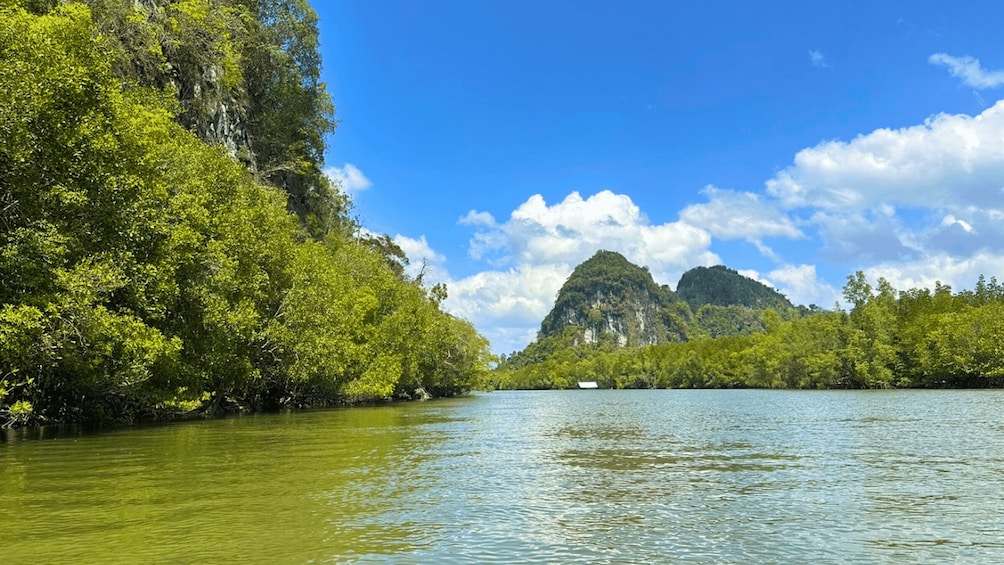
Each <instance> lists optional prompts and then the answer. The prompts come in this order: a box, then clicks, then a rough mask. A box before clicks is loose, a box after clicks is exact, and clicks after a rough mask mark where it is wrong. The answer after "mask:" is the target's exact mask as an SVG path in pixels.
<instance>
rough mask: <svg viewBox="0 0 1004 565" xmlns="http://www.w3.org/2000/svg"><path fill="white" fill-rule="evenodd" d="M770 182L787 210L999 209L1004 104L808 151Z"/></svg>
mask: <svg viewBox="0 0 1004 565" xmlns="http://www.w3.org/2000/svg"><path fill="white" fill-rule="evenodd" d="M766 186H767V193H768V194H769V195H771V196H774V197H776V198H778V199H779V200H780V201H781V202H782V204H783V205H784V206H786V207H788V208H798V207H816V208H823V209H845V210H846V209H856V210H863V209H867V208H869V207H872V206H876V205H879V204H891V205H904V206H916V207H921V208H932V207H950V206H954V205H956V204H957V203H958V202H965V203H970V204H974V205H980V206H989V207H997V208H1000V207H1001V206H1002V199H1001V194H1002V193H1001V189H1002V187H1004V101H1000V102H998V103H997V104H995V105H994V106H992V107H990V108H988V109H987V110H985V111H984V112H983V113H981V114H979V115H977V116H967V115H962V114H960V115H948V114H939V115H937V116H934V117H932V118H929V119H928V120H926V121H925V122H924V123H923V124H922V125H917V126H912V127H907V128H901V129H895V130H893V129H878V130H875V131H873V132H872V133H869V134H867V135H861V136H858V137H857V138H855V139H853V140H852V141H849V142H843V141H827V142H823V143H820V144H819V145H816V146H815V147H811V148H807V149H803V150H801V151H799V152H798V154H796V155H795V162H794V164H793V165H791V166H789V167H787V168H785V169H784V170H782V171H781V172H780V173H778V174H777V175H776V176H775V177H774V178H772V179H770V180H768V181H767V183H766Z"/></svg>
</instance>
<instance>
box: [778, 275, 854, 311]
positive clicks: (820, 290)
mask: <svg viewBox="0 0 1004 565" xmlns="http://www.w3.org/2000/svg"><path fill="white" fill-rule="evenodd" d="M767 278H768V280H770V281H772V283H771V284H773V286H774V287H775V288H777V289H778V291H780V292H781V293H782V294H784V295H785V296H787V297H788V300H790V301H791V303H792V304H795V305H804V306H808V305H810V304H815V305H817V306H819V307H821V308H830V307H831V306H833V305H834V304H835V303H836V302H837V300H839V299H840V291H838V290H837V289H835V288H833V286H831V285H830V284H829V283H827V282H825V281H822V280H820V279H819V277H818V276H817V275H816V266H815V265H785V266H783V267H779V268H777V269H774V270H773V271H771V272H770V273H768V274H767Z"/></svg>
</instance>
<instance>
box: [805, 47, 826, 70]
mask: <svg viewBox="0 0 1004 565" xmlns="http://www.w3.org/2000/svg"><path fill="white" fill-rule="evenodd" d="M809 61H810V62H811V63H812V66H813V67H819V68H821V69H825V68H828V67H829V65H828V64H826V56H825V55H823V54H822V53H820V52H819V51H816V50H815V49H810V50H809Z"/></svg>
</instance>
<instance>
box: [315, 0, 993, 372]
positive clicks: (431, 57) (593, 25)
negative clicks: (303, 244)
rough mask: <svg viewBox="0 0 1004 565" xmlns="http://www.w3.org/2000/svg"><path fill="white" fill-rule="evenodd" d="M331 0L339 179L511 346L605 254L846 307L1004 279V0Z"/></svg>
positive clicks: (328, 61) (372, 218)
mask: <svg viewBox="0 0 1004 565" xmlns="http://www.w3.org/2000/svg"><path fill="white" fill-rule="evenodd" d="M314 4H315V9H316V10H317V12H318V15H319V16H320V18H321V22H320V29H321V52H322V56H323V60H324V80H325V81H326V82H327V85H328V90H329V92H330V93H331V95H332V98H333V99H334V101H335V105H336V108H337V117H338V119H339V120H340V125H339V127H338V130H337V132H336V133H335V134H334V135H333V136H331V138H330V140H329V148H328V152H327V156H326V157H327V164H328V166H329V173H330V174H331V176H332V177H333V178H337V179H339V180H340V182H341V183H342V186H343V187H344V188H345V189H346V190H347V191H348V192H350V193H351V194H352V196H353V201H354V203H355V213H356V214H357V215H358V217H359V219H360V220H361V221H362V223H363V225H365V226H366V228H367V229H369V230H372V231H374V232H379V233H387V234H389V235H391V236H393V237H394V238H395V240H396V241H397V242H398V243H399V244H400V245H401V246H402V247H403V248H405V250H406V251H408V254H409V257H411V259H412V263H413V264H412V268H413V269H418V268H421V267H422V265H423V264H424V267H425V271H426V276H425V280H426V281H427V282H429V283H433V282H446V283H447V286H448V289H449V293H450V297H449V298H448V299H447V302H446V307H447V308H448V309H449V310H450V311H451V312H453V313H455V314H457V315H460V316H463V317H465V318H467V319H469V320H471V321H472V322H473V323H474V324H475V326H476V327H477V328H478V329H479V330H480V331H481V332H482V333H483V334H484V335H486V336H487V337H488V338H489V339H490V340H491V341H492V345H493V349H494V350H495V351H496V352H509V351H512V350H515V349H521V348H522V347H524V346H525V345H526V344H527V343H528V342H529V341H530V340H531V339H533V337H534V335H535V332H536V330H537V329H538V328H539V324H540V321H541V320H542V319H543V317H544V315H545V314H546V313H547V312H548V311H549V310H550V308H551V306H552V304H553V300H554V296H555V293H556V292H557V290H558V289H559V288H560V286H561V284H562V282H564V280H565V278H566V277H567V276H568V274H569V273H570V272H571V270H572V268H574V266H575V265H576V264H578V263H580V262H581V261H583V260H585V259H587V258H588V257H589V256H591V255H592V254H593V253H594V252H595V251H596V250H598V249H609V250H615V251H619V252H621V253H623V254H624V255H625V256H627V257H628V259H630V260H632V261H634V262H635V263H638V264H641V265H647V266H648V267H649V268H650V270H651V272H652V273H653V276H654V277H655V279H656V281H657V282H659V283H661V284H668V285H670V286H671V287H675V286H676V283H677V281H678V280H679V277H680V275H681V274H682V273H683V272H684V271H686V270H687V269H689V268H692V267H694V266H697V265H713V264H725V265H727V266H729V267H731V268H734V269H737V270H739V271H740V272H742V273H744V274H747V275H749V276H752V277H755V278H757V279H758V280H761V281H763V282H765V283H768V284H770V285H772V286H774V287H776V288H778V289H779V290H781V291H782V292H784V293H785V294H786V295H787V296H788V297H789V298H791V299H792V301H794V302H796V303H801V304H810V303H815V304H818V305H820V306H823V307H832V306H833V304H834V303H835V301H837V300H838V299H839V297H840V288H841V287H842V286H843V284H844V281H845V279H846V277H847V275H849V274H851V273H853V272H854V271H856V270H863V271H865V272H866V273H867V274H868V275H869V276H870V277H871V278H872V280H875V279H876V278H877V277H879V276H883V277H885V278H886V279H888V280H889V281H890V282H892V283H893V285H894V286H895V287H897V288H899V289H907V288H913V287H932V286H933V285H934V282H935V281H941V282H943V283H947V284H950V285H952V286H953V288H955V289H957V290H960V289H963V288H971V287H972V285H973V284H974V283H975V281H976V277H977V276H978V275H979V274H980V273H984V274H986V275H987V276H988V277H990V276H998V277H1001V278H1004V237H1002V236H1004V221H1002V220H1004V103H1001V105H997V102H998V100H999V99H1000V98H1002V97H1004V49H1002V47H1001V46H1002V45H1004V43H1002V42H1001V40H1000V26H999V22H1000V21H1002V18H1004V5H1001V4H999V3H997V2H984V3H981V2H969V3H966V5H965V8H964V9H963V8H961V7H955V6H949V5H948V4H945V3H943V2H925V1H903V2H893V1H890V2H831V3H826V5H823V3H807V2H767V3H749V2H738V1H736V2H720V1H719V2H716V1H704V2H693V3H689V2H688V3H682V2H670V1H668V0H667V1H659V2H647V1H632V2H612V1H606V2H596V1H575V2H570V1H558V0H550V1H548V0H538V1H534V2H524V1H511V0H510V1H505V2H502V1H494V0H491V1H488V0H485V1H476V0H467V1H441V0H422V1H405V0H400V1H398V0H341V1H335V2H315V3H314ZM412 272H413V273H414V272H416V271H414V270H413V271H412Z"/></svg>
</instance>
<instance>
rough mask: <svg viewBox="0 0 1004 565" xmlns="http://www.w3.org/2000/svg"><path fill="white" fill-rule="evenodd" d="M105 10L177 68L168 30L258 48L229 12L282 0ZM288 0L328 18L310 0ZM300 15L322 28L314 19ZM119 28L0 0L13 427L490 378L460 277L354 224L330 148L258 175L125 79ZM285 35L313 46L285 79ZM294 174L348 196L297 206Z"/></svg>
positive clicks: (291, 118)
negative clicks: (336, 183)
mask: <svg viewBox="0 0 1004 565" xmlns="http://www.w3.org/2000/svg"><path fill="white" fill-rule="evenodd" d="M94 3H95V4H100V5H102V6H104V9H105V10H106V12H107V11H108V9H109V6H115V7H117V8H116V9H117V11H115V14H119V13H121V14H120V15H121V16H122V18H123V19H122V21H121V22H118V24H120V26H125V28H120V31H121V29H126V30H127V31H129V32H130V34H132V33H149V34H150V37H151V38H153V39H152V40H151V41H152V43H150V45H151V46H152V47H151V48H150V49H151V51H149V52H144V53H143V54H142V55H143V56H144V57H145V59H143V60H144V61H147V62H150V61H152V63H150V64H158V63H157V62H158V61H160V62H162V63H164V64H165V65H166V64H168V62H169V61H168V62H164V61H165V59H163V58H162V55H163V53H161V52H160V51H157V50H156V49H160V48H161V47H163V48H164V49H167V48H171V49H175V50H177V49H178V48H179V43H178V42H179V41H180V39H178V38H177V37H171V36H170V35H164V34H165V33H167V31H170V30H174V31H178V30H182V31H186V32H187V33H188V36H190V39H191V41H194V42H196V43H195V44H193V45H189V46H188V47H189V48H190V50H191V51H193V56H194V55H198V54H201V55H203V56H204V55H205V54H206V53H210V54H211V53H212V52H214V51H213V50H214V49H217V48H219V49H222V51H221V53H223V54H224V55H226V57H224V59H227V57H229V58H230V59H233V60H234V61H238V62H240V61H243V62H244V63H247V62H248V59H247V56H245V55H244V53H247V52H248V51H247V50H242V49H230V47H234V46H235V45H236V47H241V45H238V44H230V43H227V44H224V45H222V47H221V44H219V43H218V42H214V41H215V40H217V39H227V41H229V40H230V38H234V37H236V36H232V35H231V34H230V31H231V30H228V29H226V28H225V27H224V28H221V27H219V26H218V25H217V24H218V21H217V19H218V18H217V16H218V15H219V14H220V13H221V12H219V10H217V8H220V7H221V6H223V7H227V6H229V7H230V8H234V9H236V8H237V7H239V6H240V5H248V4H261V5H263V6H264V5H266V4H268V5H271V6H273V7H275V5H278V4H283V2H282V1H281V0H274V1H272V2H264V1H263V2H231V3H227V2H222V1H221V0H185V1H183V2H174V3H169V5H167V6H166V7H165V6H159V7H157V6H154V8H150V6H148V5H147V4H153V3H149V2H148V3H134V2H131V1H121V2H111V1H109V2H94ZM158 4H168V3H164V2H160V3H158ZM289 4H291V5H292V7H293V8H297V9H299V10H301V12H302V14H305V15H308V16H309V15H310V14H312V11H310V10H309V6H307V5H306V4H305V2H302V1H298V2H289ZM280 7H281V6H280ZM26 8H27V9H26ZM151 9H153V10H154V11H152V12H151V11H149V10H151ZM303 10H306V12H303ZM244 13H247V12H244ZM255 13H256V12H254V11H252V12H250V14H251V15H252V16H253V15H254V14H255ZM262 13H264V12H259V14H262ZM282 13H293V14H296V13H300V12H295V11H292V12H290V11H287V12H282ZM150 14H155V15H156V14H159V15H158V16H157V18H160V19H157V18H152V19H151V17H150ZM264 15H265V16H267V17H268V18H270V19H268V20H263V21H268V22H275V21H279V20H277V19H276V17H275V15H274V14H272V15H269V14H268V13H264ZM301 19H302V21H303V22H304V25H306V26H307V28H308V29H309V28H310V26H311V25H312V21H313V20H311V19H310V18H301ZM297 21H300V20H297ZM108 23H109V22H108V21H104V22H103V24H108ZM112 23H115V22H112ZM148 24H149V25H148ZM200 26H201V27H200ZM112 27H114V26H112ZM252 27H253V26H252ZM102 30H103V27H101V29H99V26H98V25H97V24H96V22H95V20H94V19H93V18H92V12H91V10H90V9H89V8H88V7H87V6H86V5H84V4H82V3H77V2H54V1H52V2H47V1H42V0H36V1H31V0H25V1H23V2H4V3H2V4H0V425H3V426H11V425H21V424H31V423H47V422H67V421H76V422H95V421H130V420H133V419H136V418H142V417H149V416H157V415H165V414H169V413H172V412H176V411H179V410H190V409H199V410H202V411H206V412H218V411H221V410H233V409H242V410H259V409H269V408H279V407H297V406H311V405H320V404H329V403H335V402H356V401H367V400H376V399H385V398H391V397H395V396H406V395H410V394H413V393H414V392H415V390H416V389H417V388H419V387H422V388H424V389H425V390H426V391H427V392H428V393H431V394H432V395H451V394H455V393H458V392H462V391H465V390H468V389H470V388H471V387H472V386H474V384H475V383H476V382H477V381H478V379H479V378H480V377H481V376H482V375H483V374H484V373H485V372H486V371H487V365H486V363H487V361H488V358H489V352H488V349H487V342H486V340H485V339H484V338H482V337H481V336H480V335H478V334H477V333H476V332H475V330H474V329H473V327H472V326H471V325H470V324H469V323H467V322H465V321H463V320H459V319H457V318H454V317H452V316H450V315H448V314H446V313H444V312H443V311H442V310H441V309H440V303H441V301H442V300H443V299H444V298H445V296H446V294H445V289H444V288H443V287H436V288H434V289H432V290H431V291H429V290H426V289H425V288H423V287H422V286H421V284H419V283H420V281H415V280H412V279H410V278H408V277H407V276H405V275H404V274H403V268H402V263H403V261H405V260H406V259H405V258H404V257H403V254H401V253H400V249H397V248H396V246H394V245H393V243H392V242H391V241H390V240H389V238H386V237H385V236H384V237H372V236H367V237H358V236H355V235H354V234H355V233H358V232H359V230H355V229H352V228H353V224H352V222H351V221H350V220H349V219H348V218H347V216H346V215H345V214H346V212H345V208H344V207H343V206H342V205H341V204H344V202H343V201H340V200H339V199H340V198H342V197H340V195H339V194H338V193H337V190H336V189H335V187H329V186H327V185H326V181H325V179H323V178H322V177H320V176H318V175H316V174H314V173H311V171H313V172H316V171H318V170H319V165H320V164H321V163H320V162H319V161H317V159H320V158H321V155H320V154H318V153H317V151H315V149H316V147H314V148H313V149H310V150H309V151H308V150H303V151H300V152H299V153H297V154H296V155H293V154H291V153H289V154H287V156H290V158H294V157H295V158H296V159H299V160H300V161H299V162H297V163H287V165H288V167H290V168H289V169H288V171H287V172H289V173H290V174H287V175H280V174H275V175H272V174H271V173H270V172H268V171H265V172H262V171H260V170H259V171H258V172H257V173H256V174H253V173H252V172H249V169H248V167H247V166H246V163H244V162H242V161H241V160H239V159H236V158H235V157H234V155H233V154H232V153H231V152H228V151H227V150H225V149H224V148H221V147H219V146H216V147H214V146H210V145H207V144H206V143H204V142H203V141H202V140H200V139H199V138H198V137H197V136H196V135H194V134H193V133H192V132H191V131H189V130H188V129H185V128H184V127H183V126H182V125H180V124H179V123H178V121H177V120H176V119H175V117H176V113H177V112H178V111H179V109H178V106H177V99H176V98H175V92H174V91H173V90H172V89H173V88H174V87H173V86H172V85H171V84H164V85H159V86H158V85H147V84H145V83H144V82H143V81H141V80H133V79H130V77H129V75H128V73H126V74H122V73H121V72H119V70H118V69H117V66H121V65H122V64H123V61H124V60H128V57H126V59H123V57H124V55H123V52H122V50H121V49H122V43H121V42H119V41H116V40H113V39H114V38H110V37H109V36H107V35H105V34H104V33H103V31H102ZM165 30H167V31H165ZM313 33H314V34H315V35H316V29H314V30H313ZM126 35H127V36H129V37H132V35H129V34H126ZM188 36H186V37H188ZM251 39H254V37H251ZM235 40H236V39H235ZM228 46H229V47H228ZM154 47H156V49H154ZM258 47H259V48H263V47H262V46H260V45H259V46H258ZM283 48H286V49H310V48H316V45H314V46H313V47H311V46H310V45H306V46H304V45H297V44H295V43H288V42H282V43H281V44H277V45H273V46H272V48H271V49H272V51H273V52H271V56H270V58H267V60H268V61H270V64H272V65H278V67H276V68H274V69H272V70H271V71H269V72H273V71H275V72H278V71H277V69H285V70H288V71H289V72H290V73H292V74H293V75H294V76H295V75H296V73H297V72H299V71H298V70H297V68H296V67H295V60H296V58H295V57H294V58H293V59H290V60H289V61H290V62H289V63H288V64H289V65H294V67H290V68H286V67H282V64H283V63H282V61H284V60H286V59H284V58H283V57H281V56H280V55H281V53H280V52H279V51H276V50H281V49H283ZM248 49H250V47H248ZM252 51H253V50H252ZM313 53H314V55H316V51H314V52H313ZM299 55H300V56H304V57H306V55H304V53H299ZM307 55H309V53H307ZM301 58H302V57H301ZM306 58H308V59H309V58H310V57H306ZM227 60H229V59H227ZM263 60H264V59H263ZM224 62H225V61H224ZM170 68H172V69H173V68H176V67H175V66H172V67H170ZM213 68H216V67H213ZM241 69H242V67H241V66H240V65H232V66H230V67H228V66H226V65H220V66H219V67H218V68H216V70H219V71H221V72H232V73H236V74H235V75H234V76H232V77H230V81H231V82H230V83H228V84H233V85H240V84H245V82H242V81H246V75H242V74H241ZM202 71H204V72H209V69H202ZM245 72H248V73H250V72H252V69H250V68H245ZM255 72H259V73H261V72H265V71H263V70H262V69H260V68H259V69H257V70H256V71H255ZM273 74H274V73H273ZM279 74H281V73H279ZM223 82H224V83H227V81H226V80H224V81H223ZM269 84H273V85H279V86H281V87H282V88H284V89H287V90H289V89H292V90H290V92H289V94H288V97H287V98H285V100H286V101H287V102H288V101H290V100H294V101H295V100H299V99H297V98H296V92H295V91H296V85H297V84H299V85H300V86H302V85H303V84H301V83H299V82H297V81H290V82H287V83H283V82H281V81H279V82H275V81H273V82H270V83H269ZM235 88H237V89H238V90H240V88H238V87H237V86H235ZM273 94H274V95H275V96H279V95H280V94H281V93H273ZM266 110H267V109H259V111H262V112H265V111H266ZM318 111H319V110H318V109H317V108H316V107H311V106H310V105H309V104H308V105H305V106H304V107H303V108H302V112H305V113H306V114H305V115H307V116H308V117H309V116H315V117H316V116H317V115H318V114H317V112H318ZM322 113H323V110H322ZM301 117H302V116H301ZM296 118H297V114H296V108H290V107H282V108H280V109H278V110H275V113H272V114H267V113H266V115H252V116H251V117H250V118H249V119H253V120H257V121H258V122H262V123H273V122H275V123H276V124H277V125H275V126H274V127H273V129H272V130H270V131H275V132H278V131H280V130H281V129H282V128H281V127H280V126H281V125H282V124H287V125H289V124H291V125H292V126H293V127H294V128H301V127H307V126H306V125H304V122H303V121H302V120H297V119H296ZM322 121H323V120H322ZM308 125H309V124H308ZM318 127H321V131H317V130H315V131H300V130H297V131H299V133H296V132H291V133H290V135H291V136H293V138H296V137H297V136H300V137H304V136H305V137H306V138H309V139H307V140H306V141H310V142H311V143H315V144H316V142H318V140H319V139H320V137H319V136H322V135H323V130H324V128H326V127H327V125H325V124H322V125H320V126H318ZM261 131H266V129H261ZM276 135H278V134H276ZM273 141H275V142H276V143H277V144H279V143H280V142H282V139H281V138H276V139H274V140H273ZM294 141H295V139H294ZM301 141H302V142H304V143H306V141H304V140H303V139H301ZM259 147H261V145H259ZM277 147H278V145H277ZM312 147H313V146H312ZM301 149H302V147H301ZM278 150H279V149H276V151H278ZM296 150H297V149H296V147H293V149H292V151H294V152H295V151H296ZM311 154H313V157H311ZM259 157H261V155H259ZM275 158H276V159H278V160H281V159H283V158H284V157H283V156H277V157H275ZM310 158H313V159H315V161H313V162H309V159H310ZM305 159H306V160H307V161H304V160H305ZM258 162H259V164H261V163H262V162H263V161H262V160H261V159H260V158H259V161H258ZM277 167H278V165H277ZM276 170H278V169H276ZM297 171H299V173H297ZM303 171H307V173H303ZM301 173H302V174H301ZM308 173H309V174H308ZM295 174H300V175H301V176H302V177H303V179H306V180H304V181H303V182H301V183H300V184H297V185H296V186H298V187H301V188H303V187H306V188H304V190H310V191H313V192H311V194H314V195H315V196H317V197H319V198H322V199H327V200H330V201H331V202H333V203H334V204H335V205H334V206H328V207H325V206H323V205H311V206H307V207H292V208H294V211H293V212H290V211H288V208H287V202H288V200H289V199H290V198H291V197H292V196H295V194H294V193H293V192H290V190H289V188H290V187H289V186H288V183H286V184H283V185H282V186H279V184H277V183H278V182H279V180H281V179H286V180H288V179H289V178H290V176H291V175H292V176H295ZM311 183H314V184H311ZM311 186H313V188H310V187H311ZM291 195H292V196H291ZM340 202H341V204H340ZM320 209H323V211H324V214H327V216H324V214H321V213H319V212H317V210H320ZM298 214H299V216H298ZM322 216H323V218H322Z"/></svg>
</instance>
